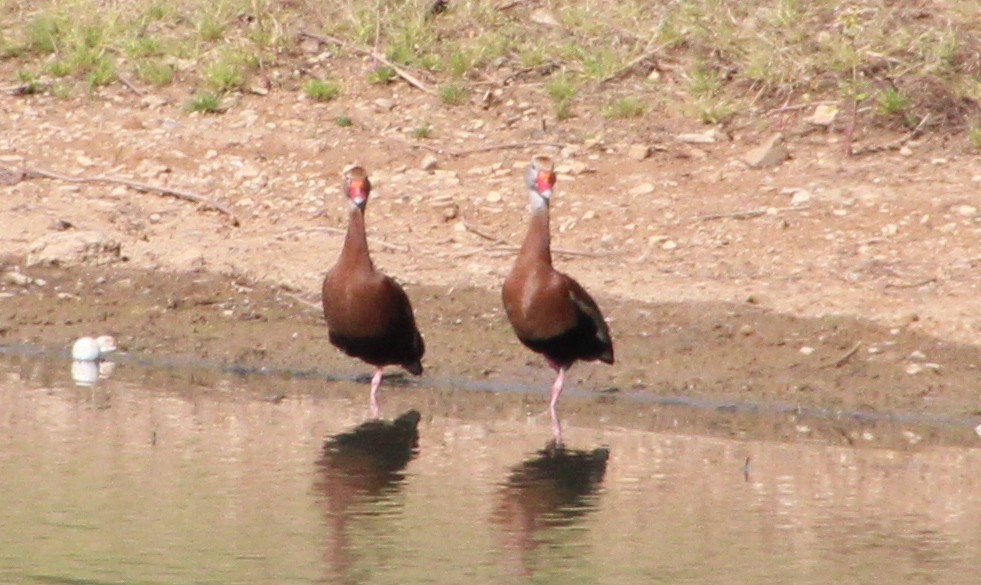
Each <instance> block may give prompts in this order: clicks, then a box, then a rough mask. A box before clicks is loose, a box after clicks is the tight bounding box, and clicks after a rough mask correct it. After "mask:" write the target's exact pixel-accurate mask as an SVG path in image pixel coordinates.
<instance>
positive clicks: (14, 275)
mask: <svg viewBox="0 0 981 585" xmlns="http://www.w3.org/2000/svg"><path fill="white" fill-rule="evenodd" d="M3 282H6V283H7V284H13V285H16V286H27V285H29V284H31V283H32V282H34V279H33V278H31V277H30V276H27V275H26V274H21V273H20V272H17V271H16V270H11V271H10V272H4V273H3Z"/></svg>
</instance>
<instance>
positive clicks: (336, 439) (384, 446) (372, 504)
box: [315, 410, 420, 583]
mask: <svg viewBox="0 0 981 585" xmlns="http://www.w3.org/2000/svg"><path fill="white" fill-rule="evenodd" d="M419 419H420V415H419V412H418V411H416V410H410V411H408V412H406V413H404V414H402V415H401V416H399V417H398V418H396V419H394V420H382V419H372V420H369V421H367V422H364V423H362V424H360V425H358V426H357V427H355V428H354V429H352V430H350V431H347V432H344V433H340V434H337V435H334V436H332V437H329V438H328V439H327V441H326V442H325V443H324V449H323V455H322V457H321V458H320V459H319V460H318V462H317V464H318V467H319V470H318V474H317V480H316V482H315V489H316V490H317V493H318V495H319V496H320V500H321V501H322V503H323V510H324V517H325V521H326V524H327V526H328V528H329V530H330V536H329V538H328V548H327V562H328V564H329V565H330V567H331V569H332V573H333V575H331V579H330V580H329V581H330V582H332V583H333V582H357V581H360V580H361V579H360V578H359V577H357V576H356V575H355V574H354V573H355V571H354V565H355V562H356V561H357V559H356V558H354V557H355V555H354V552H353V549H352V546H351V544H352V543H351V532H353V531H354V530H352V527H351V526H349V524H350V523H352V521H355V520H357V519H359V518H361V519H364V518H370V517H381V516H385V515H386V510H391V509H392V508H391V506H390V504H391V503H392V502H393V501H394V500H395V498H396V496H397V495H398V493H399V490H400V488H401V485H402V481H403V479H404V477H405V476H404V474H403V473H402V470H403V469H404V468H405V466H406V465H407V464H408V463H409V461H411V460H412V459H413V458H414V457H415V456H416V455H417V454H418V445H419V429H418V427H419ZM365 524H366V525H368V526H369V528H370V524H371V522H370V521H368V520H366V521H365ZM360 528H361V527H360V526H359V529H360ZM383 531H384V529H383V528H381V527H380V532H383ZM379 538H380V539H384V538H383V537H382V536H379ZM372 539H373V538H372Z"/></svg>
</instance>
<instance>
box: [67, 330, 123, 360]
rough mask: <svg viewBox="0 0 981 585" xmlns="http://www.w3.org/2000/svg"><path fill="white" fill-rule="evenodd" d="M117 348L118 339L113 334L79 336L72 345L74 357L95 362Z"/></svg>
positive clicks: (74, 358)
mask: <svg viewBox="0 0 981 585" xmlns="http://www.w3.org/2000/svg"><path fill="white" fill-rule="evenodd" d="M115 349H116V340H115V339H113V337H112V336H111V335H100V336H99V337H94V338H93V337H89V336H85V337H79V338H78V339H76V340H75V343H74V344H73V345H72V359H73V360H76V361H82V362H94V361H97V360H98V359H100V358H101V357H102V356H103V355H104V354H107V353H109V352H111V351H115Z"/></svg>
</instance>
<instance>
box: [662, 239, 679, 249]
mask: <svg viewBox="0 0 981 585" xmlns="http://www.w3.org/2000/svg"><path fill="white" fill-rule="evenodd" d="M677 247H678V243H677V242H675V241H674V240H668V241H667V242H664V243H663V244H661V249H662V250H674V249H676V248H677Z"/></svg>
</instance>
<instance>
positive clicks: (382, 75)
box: [368, 65, 396, 85]
mask: <svg viewBox="0 0 981 585" xmlns="http://www.w3.org/2000/svg"><path fill="white" fill-rule="evenodd" d="M395 77H396V73H395V70H394V69H392V68H391V67H389V66H387V65H382V66H381V67H376V68H375V69H373V70H372V71H371V73H370V74H369V75H368V83H370V84H372V85H386V84H389V83H391V82H393V81H395Z"/></svg>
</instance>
